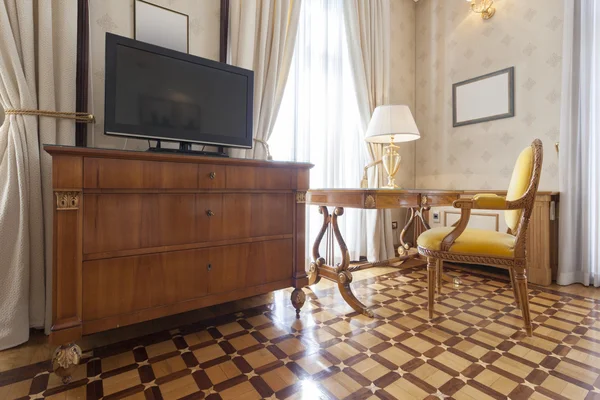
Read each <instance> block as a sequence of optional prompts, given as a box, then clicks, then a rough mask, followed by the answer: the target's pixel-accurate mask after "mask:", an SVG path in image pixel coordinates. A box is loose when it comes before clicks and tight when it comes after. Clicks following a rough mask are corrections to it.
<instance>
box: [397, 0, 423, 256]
mask: <svg viewBox="0 0 600 400" xmlns="http://www.w3.org/2000/svg"><path fill="white" fill-rule="evenodd" d="M390 31H391V32H390V35H391V37H390V47H391V54H390V85H391V86H390V103H391V104H406V105H408V106H409V107H410V109H411V111H412V113H413V115H415V54H416V53H415V3H414V1H413V0H390ZM416 143H417V142H407V143H400V150H399V152H400V155H401V157H402V161H401V164H400V170H399V171H398V173H397V174H396V183H397V184H398V185H399V186H400V187H403V188H414V187H415V153H416ZM405 218H406V210H403V209H396V210H392V220H393V221H398V222H399V224H398V225H399V228H398V229H397V230H395V231H394V243H395V244H396V245H397V244H398V243H399V238H398V234H399V233H400V230H401V229H402V227H403V226H404V223H405Z"/></svg>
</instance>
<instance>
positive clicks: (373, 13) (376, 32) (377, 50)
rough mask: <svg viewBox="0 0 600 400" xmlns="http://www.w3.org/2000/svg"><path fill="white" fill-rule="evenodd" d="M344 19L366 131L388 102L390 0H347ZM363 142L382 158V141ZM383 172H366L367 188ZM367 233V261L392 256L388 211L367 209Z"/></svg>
mask: <svg viewBox="0 0 600 400" xmlns="http://www.w3.org/2000/svg"><path fill="white" fill-rule="evenodd" d="M344 20H345V23H346V36H347V40H348V49H349V53H350V64H351V67H352V74H353V78H354V86H355V89H356V96H357V102H358V108H359V114H360V120H361V123H362V129H363V133H366V131H367V127H368V125H369V121H370V120H371V115H372V114H373V111H374V110H375V107H377V106H380V105H384V104H389V87H390V84H389V82H390V77H389V75H390V3H389V0H346V1H344ZM365 145H366V146H368V149H369V156H370V158H371V161H375V160H379V159H381V156H382V155H383V146H382V145H381V144H367V143H366V142H365ZM383 173H384V171H383V168H378V167H376V168H375V169H374V172H372V173H371V174H370V175H369V187H382V186H383V185H384V174H383ZM367 234H368V237H367V257H368V259H369V261H380V260H386V259H389V258H392V257H393V256H394V238H393V232H392V214H391V211H389V210H378V211H375V210H373V211H369V213H368V214H367Z"/></svg>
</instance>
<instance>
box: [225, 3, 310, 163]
mask: <svg viewBox="0 0 600 400" xmlns="http://www.w3.org/2000/svg"><path fill="white" fill-rule="evenodd" d="M229 7H230V9H229V44H228V51H227V62H228V63H229V64H232V65H236V66H238V67H242V68H247V69H251V70H253V71H254V116H253V117H254V118H253V120H254V125H253V138H255V139H257V140H255V141H254V143H253V148H252V149H250V150H233V151H232V153H233V155H234V156H236V157H244V158H258V159H265V158H266V156H267V152H266V148H265V146H264V142H266V141H267V140H268V139H269V136H270V135H271V132H272V131H273V126H274V125H275V120H276V118H277V112H278V111H279V106H280V104H281V99H282V97H283V91H284V89H285V83H286V81H287V77H288V73H289V70H290V64H291V62H292V56H293V54H294V45H295V42H296V33H297V31H298V19H299V17H300V0H231V2H230V6H229Z"/></svg>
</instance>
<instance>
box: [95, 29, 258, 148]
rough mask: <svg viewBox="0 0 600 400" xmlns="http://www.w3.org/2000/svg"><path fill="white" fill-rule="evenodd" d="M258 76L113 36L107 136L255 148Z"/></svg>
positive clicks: (108, 62)
mask: <svg viewBox="0 0 600 400" xmlns="http://www.w3.org/2000/svg"><path fill="white" fill-rule="evenodd" d="M253 83H254V73H253V72H252V71H249V70H246V69H243V68H238V67H233V66H231V65H227V64H223V63H219V62H216V61H212V60H208V59H205V58H201V57H196V56H192V55H189V54H185V53H180V52H177V51H173V50H169V49H165V48H163V47H159V46H155V45H151V44H147V43H143V42H138V41H136V40H133V39H128V38H124V37H121V36H117V35H113V34H107V36H106V94H105V96H106V98H105V128H104V129H105V133H106V134H108V135H119V136H133V137H140V138H147V139H161V140H167V141H176V142H187V143H201V144H209V145H217V146H230V147H245V148H250V147H252V97H253Z"/></svg>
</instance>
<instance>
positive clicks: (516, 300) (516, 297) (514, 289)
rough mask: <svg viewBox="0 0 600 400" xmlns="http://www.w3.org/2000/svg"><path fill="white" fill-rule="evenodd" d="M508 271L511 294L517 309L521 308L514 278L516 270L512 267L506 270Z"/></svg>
mask: <svg viewBox="0 0 600 400" xmlns="http://www.w3.org/2000/svg"><path fill="white" fill-rule="evenodd" d="M508 272H509V273H510V284H511V285H512V289H513V295H514V296H515V305H516V306H517V308H518V309H520V308H521V300H520V299H519V287H518V286H517V280H516V279H515V274H516V272H515V271H513V269H512V268H510V269H509V270H508Z"/></svg>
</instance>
